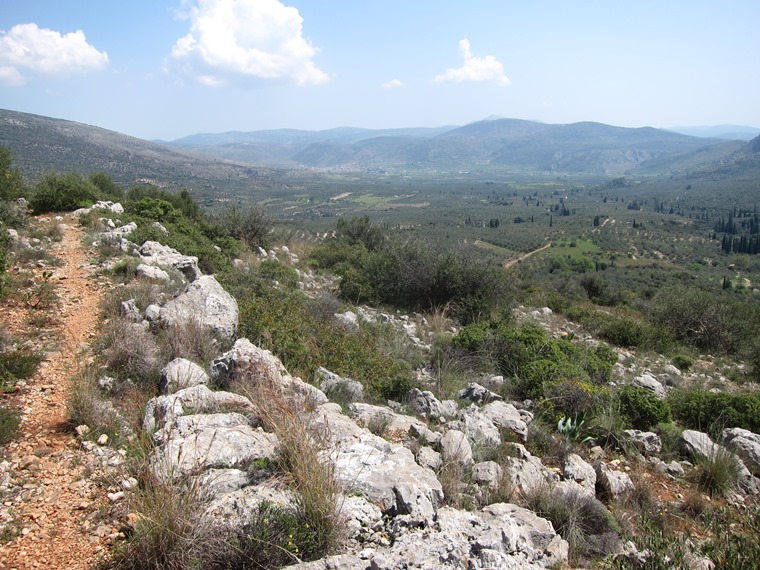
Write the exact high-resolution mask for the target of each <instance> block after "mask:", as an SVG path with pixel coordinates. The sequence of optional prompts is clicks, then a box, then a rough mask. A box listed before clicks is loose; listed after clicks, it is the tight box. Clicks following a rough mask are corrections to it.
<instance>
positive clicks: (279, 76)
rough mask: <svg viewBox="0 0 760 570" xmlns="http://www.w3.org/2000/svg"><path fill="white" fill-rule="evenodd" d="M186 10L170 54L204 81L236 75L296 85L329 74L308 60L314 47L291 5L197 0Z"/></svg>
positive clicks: (271, 0) (323, 79) (262, 0)
mask: <svg viewBox="0 0 760 570" xmlns="http://www.w3.org/2000/svg"><path fill="white" fill-rule="evenodd" d="M187 15H188V17H189V20H190V23H191V24H190V32H189V33H188V34H187V35H186V36H184V37H182V38H180V39H179V40H177V42H176V43H175V44H174V47H173V48H172V57H173V58H174V59H175V60H176V61H178V62H182V63H183V64H184V65H185V70H186V71H187V72H188V73H190V74H191V75H192V76H193V77H194V78H195V79H196V80H197V81H199V82H201V83H202V84H204V85H223V84H224V83H227V82H228V81H230V80H234V79H235V78H236V77H237V78H241V77H242V78H245V77H248V78H257V79H265V80H290V81H294V82H295V83H296V84H297V85H316V84H319V83H324V82H326V81H327V80H328V79H329V78H328V76H327V74H326V73H325V72H323V71H322V70H320V69H319V68H317V66H316V65H315V64H314V62H313V58H314V56H315V55H316V53H317V49H316V48H315V47H314V46H313V45H312V44H311V42H309V41H308V40H307V39H306V38H304V37H303V30H302V24H303V18H302V17H301V15H300V14H299V13H298V9H297V8H293V7H290V6H285V5H284V4H282V3H281V2H278V1H277V0H197V1H196V2H195V3H194V4H193V5H192V7H191V8H190V10H189V12H188V13H187Z"/></svg>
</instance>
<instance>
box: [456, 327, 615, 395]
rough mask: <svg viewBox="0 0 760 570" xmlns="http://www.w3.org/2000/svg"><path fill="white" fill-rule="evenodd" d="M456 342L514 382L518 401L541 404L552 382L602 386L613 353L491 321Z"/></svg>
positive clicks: (603, 347) (470, 329) (464, 333)
mask: <svg viewBox="0 0 760 570" xmlns="http://www.w3.org/2000/svg"><path fill="white" fill-rule="evenodd" d="M453 342H454V344H455V345H457V346H460V347H462V348H464V349H466V350H468V351H470V352H471V353H474V354H476V355H479V356H480V357H481V358H482V359H483V361H484V362H490V363H491V366H495V367H496V368H497V369H498V370H499V372H500V373H501V374H503V375H504V376H505V377H510V378H512V379H513V382H511V383H509V384H508V386H509V388H510V389H512V390H513V392H514V393H513V396H515V397H516V398H519V399H525V398H539V397H541V396H542V395H543V393H544V388H545V386H547V385H550V384H551V383H552V382H556V381H559V380H566V379H574V380H578V381H580V382H590V383H594V384H602V383H604V382H606V381H607V380H608V379H609V375H610V372H611V370H612V366H613V364H614V363H615V362H616V361H617V358H616V356H615V353H614V352H613V351H612V350H611V349H610V348H609V347H608V346H606V345H602V344H600V345H597V346H595V347H590V346H587V345H585V344H582V343H574V342H572V340H570V339H553V338H550V337H549V336H548V335H547V334H546V332H545V331H544V330H543V329H542V328H541V327H540V326H537V325H532V324H528V325H521V326H515V325H512V324H510V323H508V322H504V321H489V322H482V323H477V324H472V325H468V326H466V327H464V328H463V329H462V330H461V331H460V332H459V334H457V336H456V337H454V339H453Z"/></svg>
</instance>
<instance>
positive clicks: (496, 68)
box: [435, 38, 509, 85]
mask: <svg viewBox="0 0 760 570" xmlns="http://www.w3.org/2000/svg"><path fill="white" fill-rule="evenodd" d="M459 51H460V52H461V53H462V57H463V58H464V65H463V66H462V67H456V68H449V69H447V70H446V71H444V72H443V73H442V74H440V75H436V76H435V81H436V82H438V83H442V82H445V81H454V82H462V81H495V82H496V83H499V84H500V85H509V78H508V77H507V76H506V75H505V74H504V66H503V65H502V64H501V62H500V61H499V60H498V59H496V58H495V57H494V56H492V55H487V56H485V57H476V56H474V55H473V54H472V49H471V48H470V40H468V39H467V38H465V39H463V40H460V41H459Z"/></svg>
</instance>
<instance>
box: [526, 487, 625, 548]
mask: <svg viewBox="0 0 760 570" xmlns="http://www.w3.org/2000/svg"><path fill="white" fill-rule="evenodd" d="M524 500H525V504H526V507H527V508H529V509H530V510H532V511H533V512H535V513H536V514H537V515H538V516H540V517H543V518H545V519H548V520H549V521H551V523H552V525H553V526H554V530H555V531H556V532H557V533H558V534H559V535H560V536H561V537H562V538H564V539H565V540H566V541H567V542H568V544H569V545H570V553H569V555H570V560H571V561H573V562H581V561H582V560H583V559H584V558H585V557H586V556H588V555H590V554H592V553H593V551H594V545H595V541H593V540H592V539H593V537H595V536H600V535H605V534H609V533H614V534H617V533H618V532H619V531H620V528H619V526H618V525H617V523H616V522H615V519H614V518H613V516H612V515H611V514H610V512H609V511H608V510H607V508H606V507H605V506H604V505H603V504H602V503H601V502H600V501H598V500H597V499H596V498H595V497H593V496H590V495H588V494H586V493H583V492H580V491H562V490H557V489H552V488H551V487H537V488H535V489H534V490H533V491H532V492H530V493H528V494H527V495H526V496H525V497H524Z"/></svg>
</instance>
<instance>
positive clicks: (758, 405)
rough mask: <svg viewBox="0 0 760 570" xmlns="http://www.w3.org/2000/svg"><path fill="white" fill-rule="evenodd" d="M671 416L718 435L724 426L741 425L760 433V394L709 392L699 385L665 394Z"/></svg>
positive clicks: (687, 424)
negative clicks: (699, 388) (698, 387)
mask: <svg viewBox="0 0 760 570" xmlns="http://www.w3.org/2000/svg"><path fill="white" fill-rule="evenodd" d="M668 402H669V404H670V407H671V409H672V410H673V417H674V419H676V420H677V421H678V422H679V423H681V424H682V425H684V426H685V427H687V428H689V429H696V430H700V431H706V432H708V433H710V434H712V435H718V434H719V433H720V432H721V431H722V430H723V428H724V427H727V426H730V427H740V428H744V429H748V430H750V431H753V432H755V433H760V394H758V393H757V392H749V393H746V394H726V393H718V394H715V393H712V392H706V391H704V390H698V389H688V390H673V391H671V392H670V393H669V394H668Z"/></svg>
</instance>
